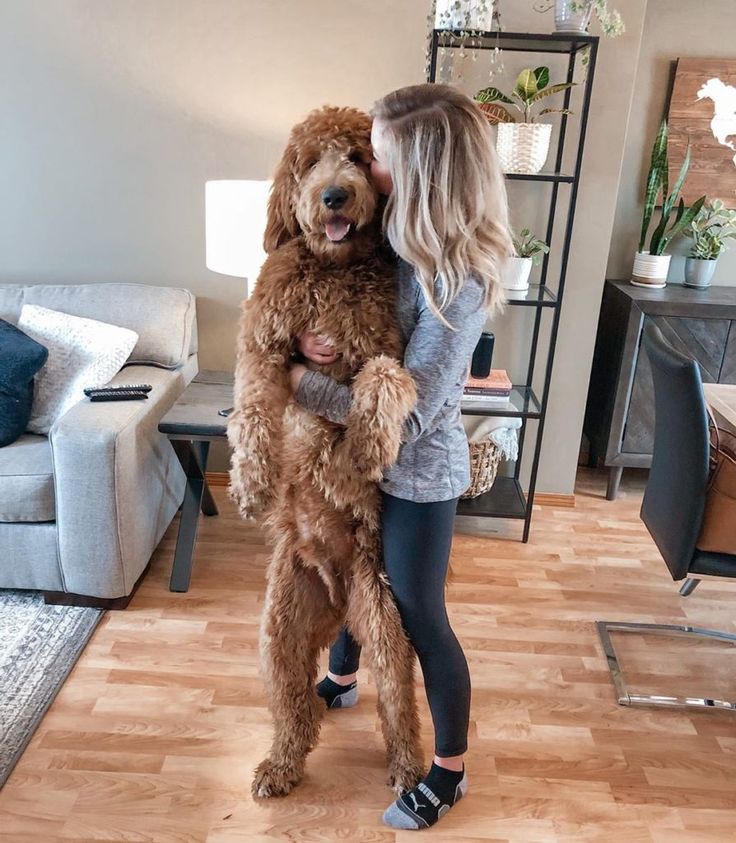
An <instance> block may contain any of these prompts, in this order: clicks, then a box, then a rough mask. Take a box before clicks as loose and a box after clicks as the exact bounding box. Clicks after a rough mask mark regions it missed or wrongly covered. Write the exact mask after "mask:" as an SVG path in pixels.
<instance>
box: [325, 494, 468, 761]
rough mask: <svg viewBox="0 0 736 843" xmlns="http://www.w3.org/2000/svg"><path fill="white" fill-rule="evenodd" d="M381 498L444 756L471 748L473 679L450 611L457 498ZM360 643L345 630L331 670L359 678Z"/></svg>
mask: <svg viewBox="0 0 736 843" xmlns="http://www.w3.org/2000/svg"><path fill="white" fill-rule="evenodd" d="M381 497H382V513H381V535H382V539H383V559H384V565H385V568H386V573H387V574H388V578H389V581H390V583H391V590H392V591H393V594H394V597H395V598H396V603H397V605H398V607H399V613H400V615H401V620H402V622H403V624H404V629H405V630H406V632H407V634H408V636H409V638H410V639H411V643H412V644H413V646H414V649H415V650H416V654H417V656H418V657H419V663H420V665H421V667H422V673H423V674H424V685H425V689H426V692H427V700H428V701H429V708H430V710H431V712H432V722H433V724H434V733H435V752H436V754H437V755H439V756H440V757H448V756H451V755H462V754H463V753H464V752H465V751H466V750H467V748H468V719H469V717H470V674H469V673H468V663H467V662H466V660H465V655H464V653H463V651H462V647H461V646H460V643H459V642H458V640H457V638H456V637H455V633H454V632H453V631H452V627H451V626H450V622H449V619H448V617H447V610H446V608H445V579H446V577H447V566H448V563H449V559H450V546H451V545H452V532H453V525H454V520H455V511H456V509H457V501H458V499H457V498H454V499H453V500H449V501H437V502H432V503H414V502H413V501H407V500H403V499H401V498H395V497H393V496H392V495H387V494H386V493H385V492H384V493H382V494H381ZM359 660H360V645H358V644H357V643H356V642H355V640H354V639H353V638H352V637H351V635H350V633H349V632H348V631H347V630H345V629H343V630H342V631H341V633H340V635H339V636H338V638H337V640H336V641H335V643H334V644H333V645H332V647H331V648H330V671H331V672H332V673H335V674H337V675H338V676H341V675H345V674H349V673H355V671H356V670H357V669H358V663H359Z"/></svg>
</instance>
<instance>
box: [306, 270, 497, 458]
mask: <svg viewBox="0 0 736 843" xmlns="http://www.w3.org/2000/svg"><path fill="white" fill-rule="evenodd" d="M420 298H421V301H422V306H421V307H420V311H419V315H418V320H417V324H416V327H415V328H414V331H413V332H412V335H411V337H410V338H409V342H408V344H407V346H406V349H405V351H404V368H405V369H406V370H407V371H408V372H409V374H410V375H411V376H412V377H413V379H414V382H415V383H416V387H417V403H416V406H415V407H414V410H413V411H412V412H411V413H410V414H409V417H408V418H407V420H406V423H405V425H404V432H403V436H402V441H404V442H412V441H414V440H415V439H417V438H418V437H419V436H421V434H422V433H424V432H425V431H426V430H428V429H431V427H432V422H433V421H434V419H435V418H436V416H437V414H438V413H439V412H440V410H441V409H442V406H443V405H444V403H445V401H446V400H447V397H448V395H449V394H450V393H451V392H452V389H453V387H454V386H455V385H456V384H457V383H459V382H460V381H461V380H462V379H463V377H464V375H465V372H466V370H467V367H468V364H469V362H470V358H471V356H472V354H473V350H474V349H475V346H476V344H477V342H478V339H479V337H480V334H481V331H482V330H483V326H484V325H485V322H486V313H485V310H484V308H483V298H484V291H483V287H482V285H481V284H480V283H479V282H477V281H476V280H475V279H473V278H471V279H468V281H467V282H466V283H465V285H464V286H463V288H462V290H461V291H460V293H458V295H457V296H456V297H455V299H454V300H453V301H452V303H451V304H450V305H449V306H448V307H447V309H446V310H445V311H444V312H443V313H444V316H445V318H446V319H447V321H448V322H449V323H450V324H451V325H453V326H454V327H455V328H456V329H457V330H455V331H453V330H451V329H450V328H448V327H447V326H446V325H445V324H443V323H442V322H440V320H439V319H437V317H436V316H435V315H434V314H433V313H432V311H431V310H430V309H429V308H428V307H427V306H426V305H425V304H424V300H423V297H420ZM295 398H296V401H297V403H299V404H300V405H301V406H302V407H304V408H305V409H307V410H310V411H311V412H313V413H316V414H317V415H320V416H323V417H324V418H326V419H329V420H330V421H332V422H335V423H337V424H344V423H345V419H346V418H347V415H348V412H349V410H350V404H351V401H352V393H351V389H350V387H349V386H345V385H344V384H340V383H338V382H337V381H335V380H334V379H333V378H330V377H328V376H327V375H323V374H322V373H321V372H306V374H304V375H303V376H302V378H301V380H300V382H299V385H298V388H297V390H296V393H295Z"/></svg>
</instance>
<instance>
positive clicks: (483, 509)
mask: <svg viewBox="0 0 736 843" xmlns="http://www.w3.org/2000/svg"><path fill="white" fill-rule="evenodd" d="M457 514H458V515H476V516H482V517H484V518H520V519H523V518H526V498H525V497H524V492H523V490H522V488H521V484H520V483H519V481H518V480H515V479H514V478H513V477H497V478H496V482H495V483H494V484H493V486H491V490H490V492H486V493H485V494H484V495H478V497H477V498H465V499H461V500H460V503H459V504H458V508H457Z"/></svg>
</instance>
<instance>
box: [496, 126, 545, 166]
mask: <svg viewBox="0 0 736 843" xmlns="http://www.w3.org/2000/svg"><path fill="white" fill-rule="evenodd" d="M497 132H498V133H497V135H496V149H497V151H498V160H499V161H500V162H501V167H502V169H503V171H504V173H524V174H526V175H535V174H536V173H538V172H539V171H540V170H541V169H542V167H544V164H545V162H546V161H547V153H548V152H549V143H550V139H551V138H552V124H551V123H499V124H498V127H497Z"/></svg>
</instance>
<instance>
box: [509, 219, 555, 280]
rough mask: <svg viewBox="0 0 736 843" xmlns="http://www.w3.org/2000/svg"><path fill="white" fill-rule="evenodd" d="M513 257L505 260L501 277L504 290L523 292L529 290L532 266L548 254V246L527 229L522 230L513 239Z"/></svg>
mask: <svg viewBox="0 0 736 843" xmlns="http://www.w3.org/2000/svg"><path fill="white" fill-rule="evenodd" d="M513 241H514V251H515V252H516V254H515V255H512V256H511V257H509V258H508V259H507V262H506V268H505V270H504V276H503V288H504V290H515V291H523V290H528V289H529V275H530V273H531V271H532V266H533V265H535V264H538V263H539V261H540V259H541V255H546V254H547V253H548V252H549V246H548V245H547V244H546V243H545V242H544V241H543V240H539V239H538V238H536V237H535V236H534V235H533V234H532V233H531V231H529V229H528V228H522V230H521V233H520V234H519V235H518V236H514V237H513Z"/></svg>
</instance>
